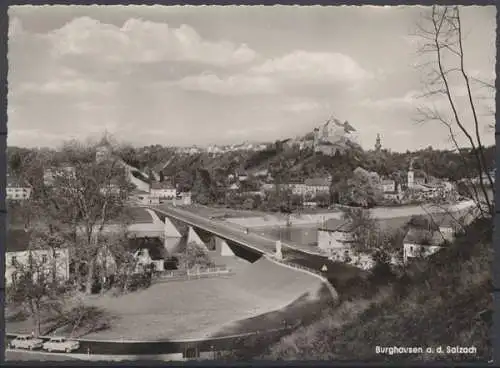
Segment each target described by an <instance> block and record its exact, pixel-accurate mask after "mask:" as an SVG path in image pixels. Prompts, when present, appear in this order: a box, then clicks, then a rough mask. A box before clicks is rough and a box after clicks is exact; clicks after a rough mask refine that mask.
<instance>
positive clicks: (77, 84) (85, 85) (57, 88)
mask: <svg viewBox="0 0 500 368" xmlns="http://www.w3.org/2000/svg"><path fill="white" fill-rule="evenodd" d="M115 88H116V84H115V83H113V82H98V81H92V80H90V79H83V78H68V79H65V78H63V79H54V80H51V81H47V82H45V83H41V84H39V83H24V84H22V85H21V86H19V88H16V92H19V93H20V94H23V93H26V92H35V93H45V94H64V95H66V94H97V95H100V96H102V95H104V96H108V95H110V94H112V93H113V92H114V91H115Z"/></svg>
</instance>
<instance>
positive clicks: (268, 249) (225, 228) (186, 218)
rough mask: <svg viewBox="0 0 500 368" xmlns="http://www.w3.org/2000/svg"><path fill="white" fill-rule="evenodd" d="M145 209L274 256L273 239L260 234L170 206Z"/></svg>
mask: <svg viewBox="0 0 500 368" xmlns="http://www.w3.org/2000/svg"><path fill="white" fill-rule="evenodd" d="M145 207H147V208H149V209H151V210H153V211H155V212H156V213H159V214H163V215H164V216H166V217H168V218H171V219H175V220H178V221H181V222H183V223H185V224H187V225H189V226H191V227H194V228H198V229H201V230H203V231H206V232H208V233H211V234H213V235H216V236H217V237H220V238H221V239H223V240H229V241H231V242H234V243H237V244H239V245H241V246H243V247H245V248H249V249H251V250H253V251H255V252H257V253H259V254H262V255H266V256H270V257H272V256H274V255H275V254H276V240H275V239H271V238H268V237H265V236H263V235H261V234H257V233H254V232H252V229H249V232H248V233H247V232H246V231H245V227H243V226H241V225H237V224H234V223H227V222H222V221H220V220H213V219H208V218H205V217H203V216H200V215H197V214H194V213H192V212H189V211H186V210H182V209H180V208H178V207H172V206H170V205H149V206H145ZM281 244H282V246H283V248H289V249H293V250H295V251H298V252H302V253H307V254H311V255H321V253H320V252H319V250H318V251H317V252H314V251H311V250H306V249H304V248H303V246H301V245H300V244H293V243H291V242H289V241H287V242H283V241H281Z"/></svg>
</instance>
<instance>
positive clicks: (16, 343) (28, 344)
mask: <svg viewBox="0 0 500 368" xmlns="http://www.w3.org/2000/svg"><path fill="white" fill-rule="evenodd" d="M9 346H10V347H11V348H13V349H29V350H33V349H40V348H41V347H42V346H43V340H42V339H37V338H36V337H33V336H29V335H20V336H18V337H16V338H15V339H14V340H12V341H11V342H10V344H9Z"/></svg>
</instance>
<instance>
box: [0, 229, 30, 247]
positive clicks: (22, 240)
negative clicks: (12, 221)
mask: <svg viewBox="0 0 500 368" xmlns="http://www.w3.org/2000/svg"><path fill="white" fill-rule="evenodd" d="M30 235H31V234H30V233H29V232H26V231H24V229H11V228H8V230H7V243H6V247H5V251H6V252H22V251H25V250H27V249H28V247H29V243H30Z"/></svg>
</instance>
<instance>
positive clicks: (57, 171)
mask: <svg viewBox="0 0 500 368" xmlns="http://www.w3.org/2000/svg"><path fill="white" fill-rule="evenodd" d="M75 176H76V169H75V167H74V166H70V165H63V166H59V167H51V168H48V169H45V170H44V171H43V183H44V184H45V185H47V186H49V185H52V184H54V181H55V180H56V178H58V177H60V178H63V179H64V180H66V179H72V178H75Z"/></svg>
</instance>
